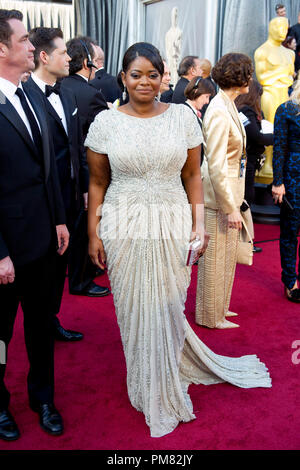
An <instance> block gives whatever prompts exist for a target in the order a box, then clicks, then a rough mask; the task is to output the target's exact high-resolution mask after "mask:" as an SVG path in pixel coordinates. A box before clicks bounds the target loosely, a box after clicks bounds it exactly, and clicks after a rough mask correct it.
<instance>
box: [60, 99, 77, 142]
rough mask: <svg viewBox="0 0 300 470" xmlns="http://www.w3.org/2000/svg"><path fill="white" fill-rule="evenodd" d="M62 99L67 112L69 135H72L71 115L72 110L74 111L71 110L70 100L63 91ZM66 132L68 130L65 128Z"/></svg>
mask: <svg viewBox="0 0 300 470" xmlns="http://www.w3.org/2000/svg"><path fill="white" fill-rule="evenodd" d="M60 99H61V102H62V105H63V108H64V112H65V116H66V121H67V129H68V135H70V134H71V132H72V128H71V119H70V117H71V112H72V111H71V108H70V106H69V102H68V100H67V99H66V97H65V96H64V95H63V93H61V95H60ZM73 111H74V110H73ZM59 120H60V119H59ZM60 124H61V125H62V122H61V120H60ZM62 127H64V126H63V125H62ZM64 132H66V131H65V129H64Z"/></svg>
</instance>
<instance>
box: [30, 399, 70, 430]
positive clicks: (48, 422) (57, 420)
mask: <svg viewBox="0 0 300 470" xmlns="http://www.w3.org/2000/svg"><path fill="white" fill-rule="evenodd" d="M31 409H32V411H35V412H36V413H38V414H39V417H40V425H41V427H42V428H43V429H44V431H46V432H47V433H49V434H52V435H53V436H59V435H60V434H62V433H63V430H64V425H63V420H62V417H61V415H60V414H59V412H58V411H57V409H56V408H55V407H54V405H53V403H44V404H42V405H38V406H31Z"/></svg>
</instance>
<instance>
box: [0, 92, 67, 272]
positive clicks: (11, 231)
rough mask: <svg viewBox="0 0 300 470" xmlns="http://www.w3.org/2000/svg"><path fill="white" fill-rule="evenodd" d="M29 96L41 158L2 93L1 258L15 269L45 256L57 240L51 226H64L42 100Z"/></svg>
mask: <svg viewBox="0 0 300 470" xmlns="http://www.w3.org/2000/svg"><path fill="white" fill-rule="evenodd" d="M27 96H28V98H29V100H30V102H31V104H32V107H33V109H34V111H35V113H36V116H37V118H38V121H39V124H40V128H41V135H42V142H43V154H42V155H40V154H39V153H38V151H37V150H36V147H35V146H34V143H33V141H32V139H31V137H30V135H29V133H28V130H27V128H26V126H25V124H24V123H23V121H22V119H21V118H20V117H19V114H18V113H17V112H16V110H15V108H14V107H13V106H12V104H11V103H10V102H9V100H7V99H6V98H5V96H4V95H3V94H2V93H1V92H0V102H1V103H2V104H0V129H1V132H0V259H3V258H5V257H6V256H10V257H11V259H12V261H13V263H14V264H15V265H17V266H18V265H19V266H21V265H25V264H27V263H30V262H32V261H34V260H36V259H38V258H39V257H41V256H43V255H44V254H45V253H46V252H47V251H48V250H49V248H50V245H51V243H52V242H53V240H54V239H55V238H56V230H55V226H56V225H59V224H64V223H65V211H64V204H63V201H62V197H61V192H60V185H59V179H58V175H57V169H56V163H55V157H54V153H53V150H52V146H51V141H50V138H49V132H48V123H47V117H46V116H47V113H46V109H45V106H44V101H43V100H42V99H41V98H40V96H39V95H38V94H36V93H34V92H33V91H31V92H30V93H29V92H27ZM54 237H55V238H54Z"/></svg>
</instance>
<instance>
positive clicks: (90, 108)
mask: <svg viewBox="0 0 300 470" xmlns="http://www.w3.org/2000/svg"><path fill="white" fill-rule="evenodd" d="M61 89H62V90H70V91H71V92H72V93H73V94H74V95H75V97H76V101H77V105H78V112H79V118H80V122H81V129H82V135H83V141H84V140H85V138H86V136H87V133H88V130H89V127H90V125H91V124H92V122H93V121H94V119H95V117H96V115H97V114H98V113H100V111H103V110H104V109H108V106H107V103H106V101H105V98H104V96H103V95H102V93H101V91H99V90H96V89H95V88H94V87H92V86H90V85H89V83H88V82H87V81H86V80H85V79H84V78H82V77H80V76H79V75H77V74H75V75H70V76H69V77H66V78H64V79H63V81H62V84H61Z"/></svg>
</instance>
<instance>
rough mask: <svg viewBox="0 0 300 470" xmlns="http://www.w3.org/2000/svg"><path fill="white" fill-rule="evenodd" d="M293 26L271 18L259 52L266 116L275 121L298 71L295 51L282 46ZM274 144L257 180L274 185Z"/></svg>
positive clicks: (257, 63) (257, 66)
mask: <svg viewBox="0 0 300 470" xmlns="http://www.w3.org/2000/svg"><path fill="white" fill-rule="evenodd" d="M288 28H289V22H288V19H287V18H285V17H277V18H274V19H273V20H271V21H270V24H269V37H268V40H267V41H266V42H265V43H264V44H262V45H261V46H260V47H259V48H258V49H256V51H255V55H254V61H255V69H256V76H257V79H258V81H259V83H260V84H261V85H262V86H263V95H262V98H261V105H262V110H263V113H264V116H265V119H267V120H268V121H270V122H272V123H274V117H275V113H276V110H277V108H278V106H280V105H281V104H282V103H284V102H285V101H287V100H288V98H289V96H288V89H289V87H290V86H291V85H292V84H293V75H294V72H295V67H294V62H295V53H294V51H292V50H290V49H287V48H285V47H283V46H282V45H281V43H282V42H283V41H284V40H285V38H286V35H287V32H288ZM272 158H273V147H268V148H267V149H266V161H265V164H264V166H263V168H262V170H261V171H260V173H259V175H258V177H257V178H256V181H257V182H258V183H264V184H270V183H272V181H273V170H272Z"/></svg>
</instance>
